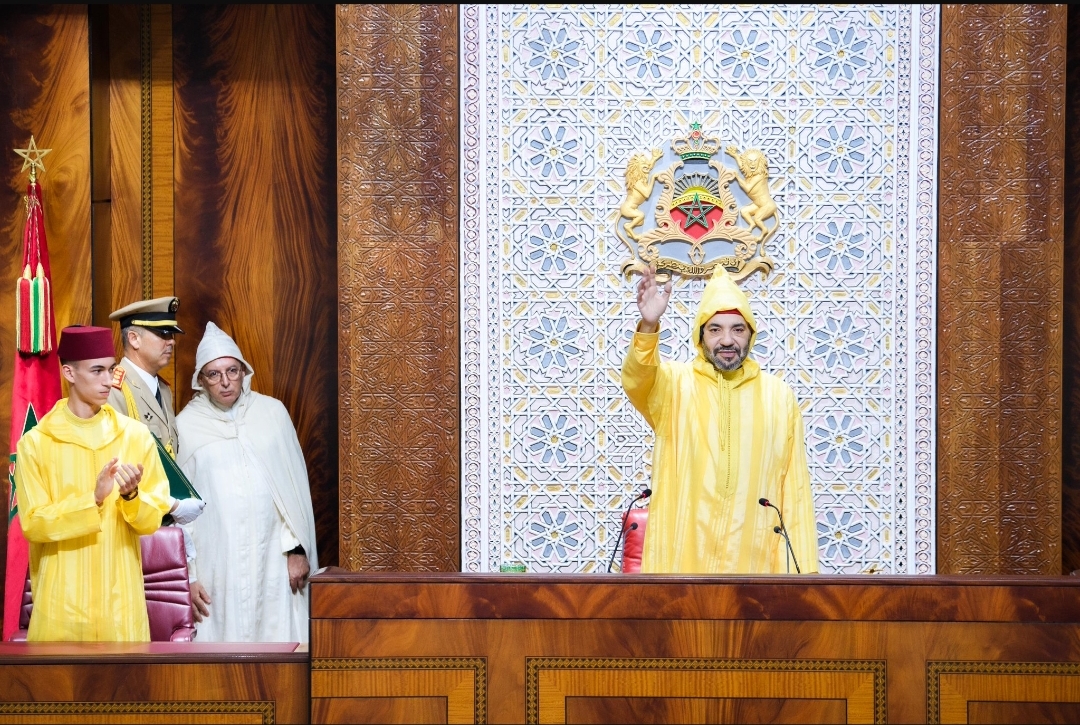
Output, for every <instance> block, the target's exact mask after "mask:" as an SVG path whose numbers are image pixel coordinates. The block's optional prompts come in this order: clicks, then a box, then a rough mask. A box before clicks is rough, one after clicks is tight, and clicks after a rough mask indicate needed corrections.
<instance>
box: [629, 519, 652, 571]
mask: <svg viewBox="0 0 1080 725" xmlns="http://www.w3.org/2000/svg"><path fill="white" fill-rule="evenodd" d="M647 523H649V509H647V508H640V509H630V510H629V511H627V512H626V521H625V522H624V523H623V526H624V527H625V531H626V538H625V540H624V541H623V550H622V571H623V574H637V573H638V572H639V571H641V551H642V549H644V548H645V524H647ZM634 524H637V528H633V527H634Z"/></svg>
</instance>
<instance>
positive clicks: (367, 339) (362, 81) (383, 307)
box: [337, 5, 460, 571]
mask: <svg viewBox="0 0 1080 725" xmlns="http://www.w3.org/2000/svg"><path fill="white" fill-rule="evenodd" d="M337 34H338V42H337V44H338V192H339V202H338V205H339V210H340V219H339V227H338V264H339V271H338V275H339V276H338V312H339V333H338V334H339V374H340V427H341V431H340V445H341V448H340V450H341V459H340V461H341V483H340V497H341V499H340V500H341V519H340V522H341V562H342V565H343V566H346V567H349V568H352V569H361V568H363V569H397V570H402V569H414V570H415V569H419V570H442V571H447V570H449V571H455V570H457V569H458V568H459V566H460V564H459V561H460V528H459V527H460V523H459V522H460V514H459V500H460V494H459V478H460V464H459V455H460V454H459V433H458V430H459V373H458V370H459V365H458V362H459V340H458V276H457V269H458V96H457V94H458V80H457V79H458V49H457V41H458V10H457V8H456V7H455V6H446V5H440V6H435V5H424V6H405V5H363V6H361V5H340V6H338V10H337Z"/></svg>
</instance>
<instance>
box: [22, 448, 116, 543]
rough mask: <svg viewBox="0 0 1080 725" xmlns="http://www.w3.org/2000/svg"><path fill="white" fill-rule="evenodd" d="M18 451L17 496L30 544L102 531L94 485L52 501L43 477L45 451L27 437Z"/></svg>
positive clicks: (24, 532) (91, 484)
mask: <svg viewBox="0 0 1080 725" xmlns="http://www.w3.org/2000/svg"><path fill="white" fill-rule="evenodd" d="M16 451H17V453H16V458H15V495H16V498H17V499H18V502H19V524H20V525H21V526H22V530H23V535H24V536H26V539H27V541H33V542H37V543H44V542H48V541H65V540H67V539H74V538H78V537H79V536H86V535H87V534H93V533H95V532H98V531H101V511H100V509H98V505H97V502H96V501H95V500H94V482H92V481H91V482H90V483H89V484H88V485H87V489H86V491H85V492H83V493H79V494H72V495H69V496H65V497H64V498H61V499H59V500H57V501H53V500H52V498H51V497H50V494H49V487H48V485H47V484H46V482H45V479H44V477H43V476H42V470H41V458H42V452H41V451H39V450H38V449H37V446H36V445H35V444H34V442H33V441H32V440H31V439H30V438H29V437H28V436H23V437H22V439H21V440H20V441H19V444H18V447H17V448H16Z"/></svg>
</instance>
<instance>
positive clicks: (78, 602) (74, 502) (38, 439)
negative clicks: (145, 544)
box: [15, 327, 169, 642]
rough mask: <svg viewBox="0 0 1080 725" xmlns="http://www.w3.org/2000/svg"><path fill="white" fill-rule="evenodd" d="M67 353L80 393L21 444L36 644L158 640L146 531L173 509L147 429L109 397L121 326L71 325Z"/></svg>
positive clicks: (30, 636) (63, 346) (19, 472)
mask: <svg viewBox="0 0 1080 725" xmlns="http://www.w3.org/2000/svg"><path fill="white" fill-rule="evenodd" d="M57 352H58V354H59V357H60V361H61V362H60V364H61V372H62V373H63V375H64V379H65V380H67V381H68V383H69V384H70V396H69V397H67V398H64V399H62V400H60V401H59V402H58V403H57V404H56V406H55V407H54V408H53V409H52V410H51V411H49V412H48V413H47V414H46V415H45V416H44V417H43V418H42V419H41V421H40V422H39V423H38V424H37V426H36V427H34V428H33V430H31V431H30V432H28V433H27V434H26V435H24V436H23V437H22V438H21V439H20V440H19V445H18V462H19V465H18V466H16V468H15V478H16V491H17V495H18V498H19V517H20V519H21V520H22V526H23V534H24V535H25V536H26V538H27V539H28V540H29V542H30V586H31V591H32V593H33V596H34V611H33V613H32V614H31V616H30V630H29V632H28V633H27V640H29V641H48V640H51V641H69V642H70V641H98V642H106V641H113V642H148V641H150V625H149V622H148V620H147V614H146V597H145V593H144V590H143V574H142V559H141V556H140V551H139V537H140V536H144V535H146V534H152V533H153V532H154V531H156V530H157V528H158V527H159V526H160V525H161V517H162V516H163V515H164V514H166V513H167V512H168V510H169V484H168V480H167V479H166V477H165V471H164V469H163V468H162V466H161V460H160V459H159V458H158V453H157V447H156V445H157V444H156V443H155V442H154V439H153V437H152V436H151V435H150V431H149V430H147V428H146V426H144V425H143V424H141V423H140V422H139V421H137V420H132V419H131V418H128V417H126V416H123V415H119V414H118V413H117V412H116V411H115V410H113V409H112V408H111V407H110V406H109V405H107V404H106V403H105V401H106V399H107V398H108V396H109V391H110V390H111V387H112V373H113V367H114V366H115V364H116V358H115V357H113V341H112V331H111V330H109V329H108V328H104V327H68V328H65V329H64V330H63V331H62V333H61V335H60V344H59V346H58V349H57Z"/></svg>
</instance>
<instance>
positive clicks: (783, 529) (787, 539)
mask: <svg viewBox="0 0 1080 725" xmlns="http://www.w3.org/2000/svg"><path fill="white" fill-rule="evenodd" d="M758 503H759V504H761V505H762V506H764V507H767V508H771V509H772V510H773V511H775V512H776V515H777V516H779V517H780V525H779V526H774V527H773V531H775V532H776V533H778V534H780V535H781V536H783V537H784V542H785V543H786V544H787V555H788V556H790V557H791V561H794V562H795V571H796V573H798V574H802V570H801V569H800V568H799V560H798V558H796V556H795V550H794V549H793V548H792V547H791V537H789V536H788V533H787V527H786V526H784V515H783V514H782V513H780V509H778V508H776V506H775V505H774V504H773V503H772V502H771V501H769V499H767V498H759V499H758ZM787 573H788V574H790V573H791V565H790V563H789V564H788V567H787Z"/></svg>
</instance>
